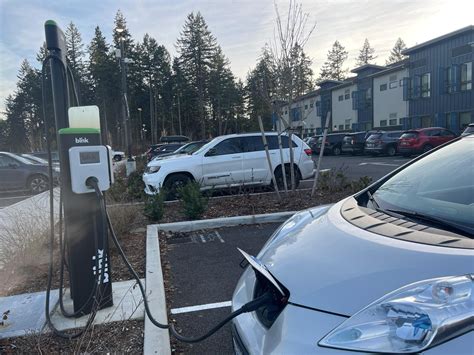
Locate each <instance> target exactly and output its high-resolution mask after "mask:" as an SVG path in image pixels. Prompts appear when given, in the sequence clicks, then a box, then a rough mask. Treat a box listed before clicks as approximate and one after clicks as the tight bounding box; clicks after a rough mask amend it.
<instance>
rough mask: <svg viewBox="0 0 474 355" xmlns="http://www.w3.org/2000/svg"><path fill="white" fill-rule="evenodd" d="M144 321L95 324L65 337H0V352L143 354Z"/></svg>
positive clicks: (49, 335)
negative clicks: (79, 332) (78, 333)
mask: <svg viewBox="0 0 474 355" xmlns="http://www.w3.org/2000/svg"><path fill="white" fill-rule="evenodd" d="M143 334H144V322H143V321H136V320H129V321H122V322H115V323H109V324H107V325H96V326H93V327H92V329H91V330H89V331H87V332H85V333H84V335H82V336H81V337H79V338H77V339H73V340H66V339H62V338H59V337H56V336H54V335H53V334H51V333H43V334H32V335H30V336H25V337H18V338H12V339H3V340H0V353H1V354H18V353H24V354H51V353H66V354H67V353H89V354H92V353H101V354H102V353H132V354H143Z"/></svg>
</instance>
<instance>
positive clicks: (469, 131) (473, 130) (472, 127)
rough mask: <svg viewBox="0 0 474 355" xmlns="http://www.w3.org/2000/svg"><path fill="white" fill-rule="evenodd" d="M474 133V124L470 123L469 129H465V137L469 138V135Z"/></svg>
mask: <svg viewBox="0 0 474 355" xmlns="http://www.w3.org/2000/svg"><path fill="white" fill-rule="evenodd" d="M473 133H474V123H469V124H468V125H467V127H466V128H465V129H464V131H463V132H462V135H463V136H467V135H468V134H473Z"/></svg>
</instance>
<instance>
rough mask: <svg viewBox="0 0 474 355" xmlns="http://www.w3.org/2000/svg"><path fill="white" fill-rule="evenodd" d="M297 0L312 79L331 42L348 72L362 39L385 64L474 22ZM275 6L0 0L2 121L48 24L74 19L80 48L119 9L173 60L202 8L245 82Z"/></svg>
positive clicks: (438, 0)
mask: <svg viewBox="0 0 474 355" xmlns="http://www.w3.org/2000/svg"><path fill="white" fill-rule="evenodd" d="M297 2H299V3H301V4H302V6H303V10H304V11H305V12H307V13H308V14H309V24H313V23H316V28H315V31H314V32H313V34H312V36H311V38H310V40H309V41H308V43H307V45H306V47H305V51H306V53H307V54H308V55H309V57H310V58H311V59H312V61H313V67H312V68H313V71H314V73H315V77H317V76H318V74H319V69H320V67H321V65H322V63H323V62H324V61H325V59H326V56H327V52H328V50H329V49H330V48H331V46H332V44H333V43H334V41H336V40H338V41H339V42H340V43H341V44H342V45H343V46H345V47H346V50H348V51H349V58H348V60H347V61H346V65H347V67H348V68H349V69H351V68H353V67H354V65H355V60H356V57H357V55H358V51H359V49H360V48H361V47H362V44H363V42H364V39H365V38H368V40H369V41H370V44H371V45H372V47H374V48H375V50H376V55H377V56H378V57H377V59H376V64H380V65H383V64H384V63H385V60H386V59H387V58H388V55H389V53H390V49H391V48H392V47H393V45H394V43H395V41H396V40H397V38H398V37H401V38H402V39H403V40H404V41H405V43H406V44H407V46H408V47H411V46H414V45H416V44H418V43H422V42H425V41H427V40H430V39H432V38H435V37H437V36H441V35H443V34H446V33H449V32H451V31H454V30H457V29H459V28H462V27H465V26H468V25H472V24H473V23H474V15H473V14H474V1H473V0H358V1H354V0H300V1H297ZM275 3H276V4H277V6H278V8H279V9H280V12H281V13H282V14H284V13H285V10H286V9H287V8H288V0H286V1H285V0H212V1H210V0H199V1H198V0H128V1H125V0H113V1H112V0H80V1H77V0H47V1H44V0H43V1H40V0H0V118H1V117H2V116H3V115H2V114H1V112H3V111H4V101H5V98H6V97H7V96H8V94H11V93H13V92H14V90H15V84H16V80H17V77H16V76H17V73H18V69H19V67H20V64H21V62H22V61H23V59H25V58H26V59H28V60H29V61H30V63H31V64H33V65H35V66H39V63H37V62H36V60H35V58H36V53H37V52H38V49H39V47H40V46H41V44H42V43H43V41H44V27H43V26H44V22H45V21H46V20H48V19H52V20H55V21H56V22H57V23H58V25H59V26H61V27H62V28H63V29H65V28H66V26H67V24H68V23H69V22H71V21H72V22H74V23H75V24H76V26H77V27H78V28H79V31H80V32H81V34H82V39H83V42H84V44H85V45H87V44H88V43H89V42H90V40H91V38H92V35H93V31H94V28H95V27H96V26H97V25H98V26H100V28H101V29H102V32H103V33H104V35H106V37H107V39H108V41H109V42H111V38H112V28H113V19H114V16H115V13H116V12H117V10H118V9H120V10H121V11H122V12H123V14H124V15H125V17H126V19H127V25H128V28H129V30H130V32H131V34H132V36H133V38H134V39H136V40H138V39H139V40H141V39H142V38H143V35H144V34H145V33H148V34H150V35H151V36H152V37H154V38H156V39H157V41H158V42H159V43H161V44H164V45H165V46H166V48H167V49H168V51H170V53H171V54H172V55H174V54H176V49H175V43H176V39H177V38H178V36H179V34H180V31H181V30H182V27H183V25H184V22H185V19H186V15H187V14H189V13H190V12H193V11H194V12H197V11H200V12H201V14H202V15H203V16H204V19H205V20H206V22H207V24H208V27H209V29H210V31H211V32H212V34H213V35H214V36H215V37H216V38H217V41H218V43H219V44H220V45H221V47H222V49H223V52H224V54H225V55H226V56H227V57H228V58H229V60H230V63H231V69H232V71H233V72H234V74H235V75H236V76H237V77H239V78H241V79H245V77H246V74H247V73H248V71H249V70H250V69H251V68H253V67H254V66H255V63H256V61H257V58H258V57H259V54H260V53H261V49H262V47H263V46H265V44H266V43H270V42H272V41H273V38H274V36H273V34H274V24H275V17H276V15H275Z"/></svg>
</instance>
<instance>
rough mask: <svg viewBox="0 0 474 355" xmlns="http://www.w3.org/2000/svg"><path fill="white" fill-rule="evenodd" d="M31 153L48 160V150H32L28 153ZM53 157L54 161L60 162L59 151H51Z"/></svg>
mask: <svg viewBox="0 0 474 355" xmlns="http://www.w3.org/2000/svg"><path fill="white" fill-rule="evenodd" d="M28 154H30V155H33V156H35V157H38V158H41V159H44V160H46V161H47V160H48V152H31V153H28ZM51 158H52V160H53V162H54V163H58V164H59V154H58V152H57V151H53V152H51Z"/></svg>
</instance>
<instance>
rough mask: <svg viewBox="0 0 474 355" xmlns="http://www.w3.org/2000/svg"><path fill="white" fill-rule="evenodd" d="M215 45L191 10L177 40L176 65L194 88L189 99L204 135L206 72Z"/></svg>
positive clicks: (205, 131)
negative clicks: (177, 57) (177, 59)
mask: <svg viewBox="0 0 474 355" xmlns="http://www.w3.org/2000/svg"><path fill="white" fill-rule="evenodd" d="M215 48H216V40H215V38H214V36H212V34H211V32H210V31H209V29H208V28H207V24H206V22H205V20H204V18H203V17H202V15H201V14H200V13H199V12H198V13H197V14H194V13H190V14H189V15H188V16H187V18H186V22H185V24H184V27H183V30H182V31H181V34H180V37H179V38H178V41H177V50H178V53H179V65H180V67H181V70H182V72H183V74H184V76H185V78H186V80H187V81H188V82H189V84H190V87H191V89H192V90H193V91H194V93H192V97H191V98H190V99H191V100H192V101H193V103H194V104H195V105H196V108H197V110H196V118H197V121H198V122H196V123H197V124H199V125H200V126H201V137H203V138H204V137H206V136H207V129H206V116H207V112H206V99H207V91H208V90H207V89H208V78H209V72H210V69H211V66H212V58H213V55H214V52H215Z"/></svg>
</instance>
